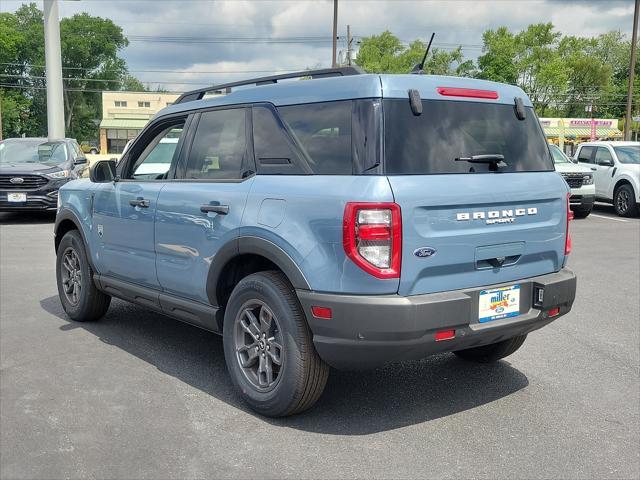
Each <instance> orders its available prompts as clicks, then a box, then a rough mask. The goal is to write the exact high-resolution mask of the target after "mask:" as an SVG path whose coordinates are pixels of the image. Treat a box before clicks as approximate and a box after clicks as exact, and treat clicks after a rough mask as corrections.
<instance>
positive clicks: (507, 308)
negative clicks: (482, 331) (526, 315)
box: [478, 285, 520, 323]
mask: <svg viewBox="0 0 640 480" xmlns="http://www.w3.org/2000/svg"><path fill="white" fill-rule="evenodd" d="M519 314H520V285H512V286H510V287H501V288H492V289H490V290H482V291H480V301H479V314H478V317H479V320H480V322H481V323H484V322H490V321H491V320H498V319H500V318H508V317H515V316H516V315H519Z"/></svg>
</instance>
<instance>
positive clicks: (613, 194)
mask: <svg viewBox="0 0 640 480" xmlns="http://www.w3.org/2000/svg"><path fill="white" fill-rule="evenodd" d="M575 158H576V159H577V160H578V162H579V163H580V164H582V165H585V166H588V167H589V168H591V170H592V171H593V178H594V180H595V185H596V199H597V200H598V201H603V202H609V203H613V206H614V208H615V209H616V213H617V214H618V215H620V216H622V217H633V216H636V215H638V210H639V207H638V204H640V142H587V143H581V144H580V145H578V150H577V151H576V156H575Z"/></svg>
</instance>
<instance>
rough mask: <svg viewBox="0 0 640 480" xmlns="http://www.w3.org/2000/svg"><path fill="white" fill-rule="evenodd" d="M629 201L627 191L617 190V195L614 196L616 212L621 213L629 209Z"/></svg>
mask: <svg viewBox="0 0 640 480" xmlns="http://www.w3.org/2000/svg"><path fill="white" fill-rule="evenodd" d="M629 203H630V198H629V192H627V191H626V190H619V191H618V196H617V197H616V207H617V208H618V212H620V213H621V214H624V213H626V211H627V210H628V209H629Z"/></svg>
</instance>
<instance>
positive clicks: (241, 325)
mask: <svg viewBox="0 0 640 480" xmlns="http://www.w3.org/2000/svg"><path fill="white" fill-rule="evenodd" d="M223 330H224V334H223V343H224V353H225V359H226V362H227V369H228V370H229V374H230V376H231V379H232V381H233V383H234V385H235V386H236V388H237V389H238V391H239V392H240V395H241V396H242V397H243V399H244V400H245V401H246V402H247V403H248V404H249V405H250V406H251V408H253V409H254V410H255V411H257V412H258V413H260V414H262V415H267V416H271V417H283V416H287V415H293V414H296V413H299V412H302V411H304V410H306V409H308V408H309V407H311V406H312V405H313V404H314V403H315V402H316V401H317V400H318V398H319V397H320V395H321V394H322V391H323V390H324V386H325V384H326V382H327V377H328V375H329V367H328V366H327V364H326V363H324V362H323V361H322V359H321V358H320V357H319V356H318V353H317V352H316V350H315V348H314V346H313V341H312V338H311V331H310V330H309V327H308V325H307V322H306V320H305V316H304V312H303V310H302V308H301V306H300V303H299V302H298V298H297V296H296V294H295V291H294V289H293V287H292V286H291V284H290V283H289V282H288V280H287V279H286V277H284V275H282V274H281V273H280V272H276V271H267V272H260V273H255V274H252V275H249V276H247V277H245V278H244V279H242V280H241V281H240V282H239V283H238V285H236V287H235V288H234V289H233V292H232V293H231V297H230V298H229V302H228V303H227V307H226V310H225V315H224V329H223Z"/></svg>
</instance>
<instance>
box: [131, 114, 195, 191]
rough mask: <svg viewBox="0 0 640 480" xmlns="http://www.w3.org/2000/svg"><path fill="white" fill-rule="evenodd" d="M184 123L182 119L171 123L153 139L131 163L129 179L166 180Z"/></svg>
mask: <svg viewBox="0 0 640 480" xmlns="http://www.w3.org/2000/svg"><path fill="white" fill-rule="evenodd" d="M184 123H185V121H184V119H180V120H179V121H177V122H175V123H171V124H169V125H167V126H166V127H165V128H163V129H162V130H161V131H160V132H158V133H157V134H156V135H155V136H154V137H153V140H151V142H149V144H147V145H146V147H144V150H143V151H142V153H141V154H140V155H139V156H138V157H137V158H136V159H135V160H134V161H133V164H132V165H131V168H130V170H129V171H130V172H131V176H130V177H131V178H133V179H135V180H160V179H164V178H167V174H168V173H169V169H170V168H171V164H172V163H173V162H174V161H175V160H174V157H175V155H176V148H177V146H178V142H179V141H180V137H181V136H182V132H183V128H184ZM133 155H135V152H134V153H133Z"/></svg>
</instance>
